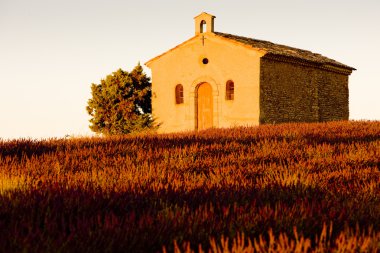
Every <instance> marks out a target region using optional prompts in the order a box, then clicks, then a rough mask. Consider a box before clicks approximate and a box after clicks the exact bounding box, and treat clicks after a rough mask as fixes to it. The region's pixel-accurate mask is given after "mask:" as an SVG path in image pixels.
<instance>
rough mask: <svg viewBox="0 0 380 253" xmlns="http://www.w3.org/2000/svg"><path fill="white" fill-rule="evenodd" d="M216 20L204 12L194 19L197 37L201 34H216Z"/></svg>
mask: <svg viewBox="0 0 380 253" xmlns="http://www.w3.org/2000/svg"><path fill="white" fill-rule="evenodd" d="M214 19H215V16H213V15H211V14H208V13H206V12H202V13H201V14H199V15H198V16H196V17H195V18H194V20H195V35H198V34H200V33H213V32H214Z"/></svg>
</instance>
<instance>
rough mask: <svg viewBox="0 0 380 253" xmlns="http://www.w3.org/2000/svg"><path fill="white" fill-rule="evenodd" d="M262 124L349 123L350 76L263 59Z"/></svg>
mask: <svg viewBox="0 0 380 253" xmlns="http://www.w3.org/2000/svg"><path fill="white" fill-rule="evenodd" d="M260 66H261V67H260V123H261V124H265V123H284V122H318V121H330V120H347V119H348V76H346V75H343V74H338V73H335V72H330V71H327V70H322V69H318V68H314V67H312V66H307V65H300V64H295V63H288V62H281V61H277V60H273V59H266V58H261V65H260Z"/></svg>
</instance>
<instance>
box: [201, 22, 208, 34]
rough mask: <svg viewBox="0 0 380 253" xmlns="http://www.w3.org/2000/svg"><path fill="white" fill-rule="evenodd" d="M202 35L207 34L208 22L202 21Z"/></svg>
mask: <svg viewBox="0 0 380 253" xmlns="http://www.w3.org/2000/svg"><path fill="white" fill-rule="evenodd" d="M200 31H201V33H205V32H206V31H207V24H206V21H204V20H202V21H201V30H200Z"/></svg>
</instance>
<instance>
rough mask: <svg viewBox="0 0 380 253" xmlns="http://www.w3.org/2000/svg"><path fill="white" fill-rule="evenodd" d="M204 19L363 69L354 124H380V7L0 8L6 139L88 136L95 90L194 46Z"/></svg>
mask: <svg viewBox="0 0 380 253" xmlns="http://www.w3.org/2000/svg"><path fill="white" fill-rule="evenodd" d="M203 11H205V12H208V13H210V14H213V15H215V16H216V20H215V30H216V31H219V32H225V33H231V34H235V35H241V36H246V37H252V38H256V39H262V40H269V41H272V42H274V43H280V44H285V45H288V46H293V47H297V48H301V49H306V50H311V51H313V52H315V53H320V54H322V55H325V56H327V57H329V58H332V59H335V60H337V61H339V62H342V63H344V64H346V65H349V66H352V67H354V68H356V69H357V71H354V72H353V74H352V75H351V76H350V81H349V89H350V119H355V120H359V119H365V120H380V64H379V63H378V61H379V59H380V50H379V45H380V32H379V30H380V28H379V27H380V1H378V0H361V1H359V0H319V1H314V0H289V1H284V0H265V1H264V0H262V1H254V0H233V1H232V0H213V1H211V0H202V1H197V0H160V1H157V0H150V1H148V0H138V1H137V0H136V1H129V0H123V1H121V0H120V1H116V0H107V1H106V0H60V1H58V0H33V1H31V0H24V1H22V0H0V138H3V139H10V138H25V137H30V138H49V137H58V138H61V137H64V136H65V135H66V134H69V135H75V136H78V135H82V136H83V135H90V134H91V131H90V130H89V128H88V125H89V122H88V120H89V116H88V115H87V112H86V108H85V107H86V105H87V100H88V99H89V98H90V97H91V93H90V86H91V83H99V82H100V80H101V79H102V78H105V77H106V76H107V75H108V74H111V73H112V72H113V71H116V70H117V69H118V68H122V69H124V70H127V71H130V70H132V69H133V67H134V66H135V65H136V64H137V63H138V62H139V61H140V62H141V63H145V62H146V61H148V60H149V59H151V58H153V57H155V56H157V55H159V54H161V53H163V52H165V51H167V50H168V49H170V48H172V47H174V46H176V45H178V44H180V43H182V42H183V41H185V40H187V39H189V38H190V37H192V36H193V35H194V21H193V17H195V16H197V15H198V14H200V13H201V12H203ZM146 71H147V73H148V75H150V71H149V69H147V68H146Z"/></svg>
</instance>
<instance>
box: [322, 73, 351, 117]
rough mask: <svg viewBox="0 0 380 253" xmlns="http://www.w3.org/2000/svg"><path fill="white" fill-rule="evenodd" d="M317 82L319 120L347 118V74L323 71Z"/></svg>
mask: <svg viewBox="0 0 380 253" xmlns="http://www.w3.org/2000/svg"><path fill="white" fill-rule="evenodd" d="M317 84H318V105H319V121H331V120H348V117H349V109H348V76H347V75H343V74H337V73H334V72H328V71H323V75H319V77H318V82H317Z"/></svg>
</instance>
